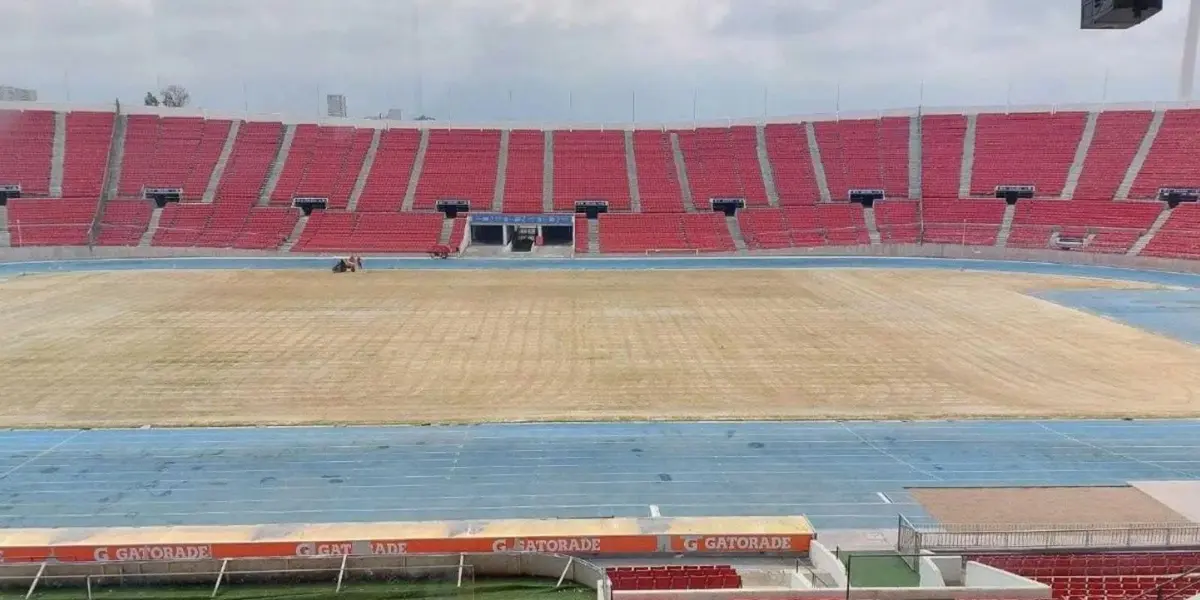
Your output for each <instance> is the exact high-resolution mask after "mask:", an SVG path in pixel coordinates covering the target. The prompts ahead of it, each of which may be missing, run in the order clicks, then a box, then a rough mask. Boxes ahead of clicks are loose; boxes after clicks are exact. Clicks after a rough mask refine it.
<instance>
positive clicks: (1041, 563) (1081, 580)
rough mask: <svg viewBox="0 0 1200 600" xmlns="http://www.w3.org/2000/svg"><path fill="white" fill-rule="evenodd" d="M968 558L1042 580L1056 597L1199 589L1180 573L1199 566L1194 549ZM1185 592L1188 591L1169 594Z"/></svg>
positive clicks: (1151, 594) (1146, 594)
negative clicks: (1192, 550) (1186, 550)
mask: <svg viewBox="0 0 1200 600" xmlns="http://www.w3.org/2000/svg"><path fill="white" fill-rule="evenodd" d="M974 560H976V561H977V562H981V563H983V564H986V565H989V566H992V567H996V568H998V569H1003V570H1005V571H1009V572H1011V573H1016V574H1017V575H1021V576H1023V577H1029V578H1031V579H1035V580H1037V581H1040V582H1042V583H1044V584H1047V585H1049V586H1050V587H1051V590H1052V593H1053V595H1054V598H1057V599H1060V600H1077V599H1078V600H1085V599H1091V598H1119V597H1124V598H1133V597H1138V596H1143V597H1147V598H1150V597H1163V598H1171V597H1180V598H1187V597H1190V596H1192V595H1194V594H1195V593H1197V592H1198V591H1200V585H1198V584H1200V580H1197V579H1196V578H1195V577H1192V576H1185V575H1186V574H1189V573H1192V572H1194V571H1195V569H1197V568H1198V567H1200V553H1196V552H1174V553H1167V552H1163V553H1121V554H1043V555H1011V556H984V557H975V558H974ZM1160 590H1161V592H1162V593H1161V595H1159V591H1160ZM1185 590H1187V591H1189V592H1190V593H1183V594H1182V595H1174V594H1177V593H1179V592H1184V591H1185Z"/></svg>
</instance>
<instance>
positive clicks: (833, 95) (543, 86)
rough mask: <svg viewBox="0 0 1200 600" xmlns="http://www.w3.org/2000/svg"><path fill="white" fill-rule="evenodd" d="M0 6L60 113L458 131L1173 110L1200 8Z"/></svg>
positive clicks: (910, 0) (1011, 1)
mask: <svg viewBox="0 0 1200 600" xmlns="http://www.w3.org/2000/svg"><path fill="white" fill-rule="evenodd" d="M1166 4H1167V7H1166V8H1165V9H1164V11H1163V12H1162V13H1161V14H1159V15H1158V16H1156V17H1154V18H1153V19H1151V20H1150V21H1149V22H1147V23H1145V24H1143V25H1141V26H1139V27H1137V28H1134V29H1131V30H1125V31H1081V30H1080V29H1079V0H0V23H5V35H4V36H0V57H3V58H2V59H0V84H8V85H15V86H19V87H27V88H34V89H36V90H38V92H39V95H40V98H41V99H42V100H44V101H52V102H61V101H70V102H75V103H105V102H108V103H111V102H112V101H113V99H120V100H121V101H122V102H126V103H128V102H133V103H140V102H141V100H142V98H143V96H144V95H145V93H146V92H147V91H149V90H151V89H155V88H158V87H161V86H165V85H167V84H179V85H183V86H184V87H186V88H188V90H189V91H190V93H191V96H192V102H193V105H194V106H195V107H199V108H204V109H211V110H219V111H243V110H248V111H250V112H253V113H282V114H289V115H295V116H300V117H315V116H317V115H318V113H319V112H320V111H323V110H324V99H323V98H324V95H325V94H328V93H341V94H345V96H346V98H347V104H348V108H349V112H350V115H351V116H356V117H363V116H371V115H377V114H379V113H383V112H386V111H387V110H388V109H392V108H395V109H400V110H402V111H403V113H404V114H405V115H406V116H411V115H415V114H418V113H425V114H428V115H430V116H432V117H435V118H437V119H440V120H447V121H459V122H488V121H523V122H563V121H567V122H581V123H582V122H587V123H597V122H628V121H630V120H636V121H645V122H654V121H673V122H678V121H690V120H692V119H700V120H706V121H711V120H715V119H724V118H739V119H742V118H754V117H760V116H764V115H767V116H773V117H779V116H788V115H804V114H814V113H833V112H837V111H842V112H849V111H867V110H886V109H891V108H908V107H913V106H917V105H918V104H920V105H924V106H962V105H1004V104H1006V103H1012V104H1048V103H1058V104H1061V103H1077V102H1101V101H1108V102H1135V101H1153V100H1173V99H1175V97H1176V95H1177V85H1178V78H1179V68H1180V67H1179V63H1180V56H1181V54H1182V49H1183V43H1182V38H1183V30H1184V22H1185V21H1186V12H1187V6H1186V4H1187V2H1186V0H1166Z"/></svg>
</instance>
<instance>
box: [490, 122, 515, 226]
mask: <svg viewBox="0 0 1200 600" xmlns="http://www.w3.org/2000/svg"><path fill="white" fill-rule="evenodd" d="M511 139H512V131H510V130H508V129H503V130H501V131H500V154H499V157H498V158H497V159H496V187H494V188H492V212H501V211H503V210H504V187H505V186H506V185H508V146H509V141H510V140H511Z"/></svg>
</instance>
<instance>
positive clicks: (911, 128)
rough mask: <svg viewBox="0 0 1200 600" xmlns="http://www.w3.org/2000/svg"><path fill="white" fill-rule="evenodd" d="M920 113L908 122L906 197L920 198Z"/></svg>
mask: <svg viewBox="0 0 1200 600" xmlns="http://www.w3.org/2000/svg"><path fill="white" fill-rule="evenodd" d="M923 135H924V134H923V130H922V128H921V113H919V112H918V113H917V114H914V115H913V116H912V117H911V118H910V120H909V122H908V197H909V198H913V199H916V198H920V197H921V152H922V141H923V137H922V136H923Z"/></svg>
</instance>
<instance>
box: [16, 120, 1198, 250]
mask: <svg viewBox="0 0 1200 600" xmlns="http://www.w3.org/2000/svg"><path fill="white" fill-rule="evenodd" d="M123 110H128V109H123ZM0 122H3V123H5V126H4V127H3V131H4V135H5V136H6V138H5V139H4V140H3V141H4V145H3V146H0V152H2V153H3V156H2V157H0V159H2V162H0V182H2V184H0V185H2V186H3V189H4V190H5V191H3V192H0V197H3V198H4V205H3V207H2V208H0V210H2V211H3V223H4V226H5V231H6V232H7V237H6V239H5V240H3V241H4V242H7V244H6V245H7V246H9V247H13V248H23V247H38V246H52V247H69V246H80V247H84V246H86V247H94V248H105V247H126V248H209V249H235V250H254V251H270V252H286V253H300V254H303V253H313V252H317V253H330V252H336V253H347V252H369V253H379V254H405V253H426V252H428V251H430V250H431V249H433V248H435V247H439V246H445V247H449V248H451V249H452V250H453V251H454V252H455V253H463V254H465V255H468V256H470V255H472V254H479V255H483V256H486V255H489V253H490V254H494V253H495V252H496V251H497V250H502V251H506V252H508V251H512V250H514V249H517V250H521V248H520V246H519V245H515V244H514V242H517V241H518V238H519V236H518V235H517V232H518V231H519V230H523V229H532V230H534V232H533V235H532V237H533V242H534V244H533V246H532V247H529V246H527V247H525V248H524V250H525V251H527V252H531V253H532V254H535V255H536V254H538V253H539V251H540V252H542V253H543V254H544V253H546V252H550V253H552V255H563V254H566V255H576V256H589V255H603V254H637V255H644V254H646V253H684V254H696V253H728V254H739V253H741V254H744V253H747V252H756V251H775V252H780V251H783V252H789V251H790V252H796V251H807V250H812V249H822V248H846V247H865V248H868V249H869V248H870V247H880V246H887V245H951V246H955V245H957V246H977V247H990V248H1015V249H1028V250H1039V251H1044V252H1050V251H1062V252H1082V253H1098V254H1114V255H1125V256H1130V257H1139V256H1140V257H1150V258H1167V259H1196V258H1200V242H1197V241H1196V240H1197V239H1200V236H1197V235H1196V234H1197V231H1198V230H1200V212H1198V211H1197V206H1198V205H1197V204H1196V202H1195V201H1196V200H1197V198H1198V197H1200V179H1198V177H1200V175H1197V174H1198V173H1200V142H1197V141H1196V138H1195V135H1194V131H1195V130H1196V127H1197V124H1198V123H1200V110H1198V109H1194V108H1189V107H1187V106H1182V105H1181V106H1178V107H1176V106H1172V105H1170V104H1156V105H1146V106H1142V107H1133V106H1123V107H1120V108H1110V107H1105V106H1082V105H1081V106H1050V107H1046V106H1041V107H1038V106H1031V107H1010V108H1009V110H1008V111H1007V112H1004V113H994V112H987V111H982V110H981V111H975V110H962V111H953V112H944V111H937V110H924V111H919V112H918V111H914V112H912V113H911V114H907V115H898V114H888V115H878V114H876V115H854V114H845V115H841V116H840V118H837V119H825V118H815V119H806V118H803V117H798V118H795V119H789V120H786V121H767V122H757V123H746V124H739V125H732V126H722V127H696V128H688V129H680V128H674V127H656V128H653V129H648V128H642V127H638V128H630V129H623V130H593V131H588V130H579V129H563V130H556V129H538V130H533V129H524V130H509V129H498V128H491V129H489V128H477V127H470V126H462V127H459V126H454V127H452V128H449V129H446V128H444V127H434V126H426V127H414V126H413V125H411V124H403V123H392V122H388V121H369V122H365V123H364V122H355V121H350V120H342V119H329V120H325V121H321V122H281V121H274V120H259V119H258V118H255V117H253V116H246V115H239V116H222V117H220V118H214V117H206V116H204V115H203V114H196V115H191V116H184V115H183V114H180V111H177V110H176V111H168V112H162V111H156V110H142V109H133V111H131V112H116V111H115V110H111V109H110V110H103V109H98V108H75V107H54V106H45V107H43V106H39V105H36V104H33V105H28V104H27V105H24V106H21V107H19V108H18V107H15V106H12V105H9V106H6V107H4V108H3V109H2V110H0ZM481 214H482V215H486V216H489V217H491V218H492V221H491V222H489V223H488V224H484V223H483V222H482V221H480V220H478V219H475V218H474V217H476V216H478V215H481ZM497 215H498V216H497ZM533 215H565V216H567V217H568V218H567V219H566V220H562V221H560V222H559V225H554V226H552V225H539V224H538V223H537V222H535V221H536V220H531V221H530V223H532V224H533V226H532V227H528V228H522V227H521V226H520V223H522V219H523V218H524V217H525V216H533ZM576 215H577V216H579V217H581V218H580V219H576V218H574V216H576ZM583 219H586V221H585V220H583ZM495 224H508V226H509V229H510V231H511V232H512V235H509V234H508V233H507V232H501V233H503V235H494V234H493V233H491V232H489V231H487V230H488V229H498V227H495ZM577 224H578V225H580V227H576V225H577ZM555 227H559V228H561V229H564V230H565V231H563V232H553V231H547V230H552V229H554V228H555ZM547 233H551V234H553V233H558V235H546V234H547ZM473 247H475V250H473V249H472V248H473ZM556 251H557V253H556V254H555V252H556ZM518 255H519V254H518Z"/></svg>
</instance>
